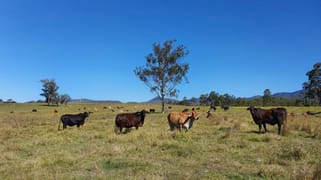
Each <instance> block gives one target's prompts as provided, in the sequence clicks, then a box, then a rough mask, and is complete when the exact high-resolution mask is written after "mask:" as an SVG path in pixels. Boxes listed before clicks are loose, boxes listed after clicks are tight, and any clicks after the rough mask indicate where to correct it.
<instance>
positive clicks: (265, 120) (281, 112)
mask: <svg viewBox="0 0 321 180" xmlns="http://www.w3.org/2000/svg"><path fill="white" fill-rule="evenodd" d="M247 110H249V111H250V113H251V115H252V118H253V120H254V122H255V123H256V124H257V125H258V126H259V133H261V128H262V125H263V127H264V130H265V132H266V131H267V129H266V124H271V125H275V124H277V125H278V134H281V127H282V125H283V130H284V124H285V123H286V117H287V112H286V109H285V108H272V109H261V108H255V107H253V106H250V107H249V108H247Z"/></svg>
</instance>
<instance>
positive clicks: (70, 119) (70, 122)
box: [58, 112, 92, 130]
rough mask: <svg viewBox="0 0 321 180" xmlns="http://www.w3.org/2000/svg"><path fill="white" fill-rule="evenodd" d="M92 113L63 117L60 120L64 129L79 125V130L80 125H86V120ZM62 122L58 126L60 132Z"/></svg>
mask: <svg viewBox="0 0 321 180" xmlns="http://www.w3.org/2000/svg"><path fill="white" fill-rule="evenodd" d="M90 113H92V112H83V113H79V114H64V115H62V116H61V118H60V122H62V123H63V129H65V128H67V126H74V125H77V128H79V126H80V125H84V123H85V119H86V118H87V117H88V116H89V114H90ZM60 122H59V125H58V130H60Z"/></svg>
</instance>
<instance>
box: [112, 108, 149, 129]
mask: <svg viewBox="0 0 321 180" xmlns="http://www.w3.org/2000/svg"><path fill="white" fill-rule="evenodd" d="M146 112H147V111H145V110H142V111H140V112H135V113H122V114H117V116H116V118H115V133H117V132H119V133H121V131H122V129H123V128H127V129H128V128H132V127H136V129H138V127H142V126H143V124H144V120H145V114H146Z"/></svg>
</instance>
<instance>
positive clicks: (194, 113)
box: [191, 108, 201, 120]
mask: <svg viewBox="0 0 321 180" xmlns="http://www.w3.org/2000/svg"><path fill="white" fill-rule="evenodd" d="M200 116H201V113H198V112H196V111H195V109H194V108H193V109H192V113H191V118H192V119H193V120H198V119H199V117H200Z"/></svg>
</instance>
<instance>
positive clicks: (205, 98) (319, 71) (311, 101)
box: [172, 62, 321, 106]
mask: <svg viewBox="0 0 321 180" xmlns="http://www.w3.org/2000/svg"><path fill="white" fill-rule="evenodd" d="M306 75H307V76H308V81H307V82H304V83H303V91H304V93H303V96H302V97H298V98H279V97H274V96H272V93H271V91H270V90H269V89H265V90H264V92H263V96H262V97H258V98H252V99H249V98H239V97H238V98H236V97H235V96H233V95H230V94H223V95H221V94H219V93H217V92H215V91H211V92H210V93H209V94H201V95H200V97H199V99H198V100H196V99H197V98H192V99H190V100H188V99H187V98H186V97H184V98H183V100H181V101H179V102H172V103H175V104H181V105H194V104H199V105H205V106H209V105H216V106H320V105H321V62H318V63H316V64H314V66H313V69H312V70H310V71H308V72H307V73H306Z"/></svg>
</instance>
